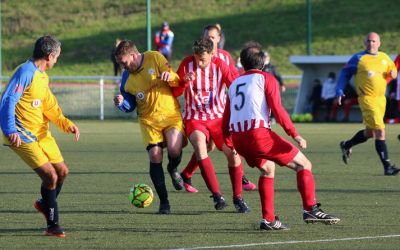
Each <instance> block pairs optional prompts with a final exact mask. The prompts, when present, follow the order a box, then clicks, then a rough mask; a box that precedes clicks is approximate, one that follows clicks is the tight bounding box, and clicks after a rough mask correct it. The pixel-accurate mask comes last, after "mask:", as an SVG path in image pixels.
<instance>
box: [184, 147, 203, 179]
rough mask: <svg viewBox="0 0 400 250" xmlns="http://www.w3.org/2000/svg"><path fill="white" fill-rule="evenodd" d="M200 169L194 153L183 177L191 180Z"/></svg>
mask: <svg viewBox="0 0 400 250" xmlns="http://www.w3.org/2000/svg"><path fill="white" fill-rule="evenodd" d="M198 168H199V164H198V163H197V159H196V154H195V153H193V154H192V158H190V161H189V162H188V164H187V165H186V167H185V168H184V169H183V171H182V175H183V177H185V178H186V179H191V178H192V177H193V174H194V173H195V172H196V170H197V169H198Z"/></svg>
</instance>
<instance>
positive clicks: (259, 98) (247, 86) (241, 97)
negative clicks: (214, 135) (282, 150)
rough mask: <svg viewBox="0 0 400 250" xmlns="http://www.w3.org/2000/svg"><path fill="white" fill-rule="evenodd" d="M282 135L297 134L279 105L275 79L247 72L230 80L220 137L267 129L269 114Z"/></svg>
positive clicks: (270, 76) (262, 74)
mask: <svg viewBox="0 0 400 250" xmlns="http://www.w3.org/2000/svg"><path fill="white" fill-rule="evenodd" d="M271 110H272V113H273V114H274V116H275V118H276V120H277V122H278V123H279V124H280V125H281V126H282V128H283V129H284V130H285V132H286V133H287V134H288V135H289V136H291V137H292V138H295V137H296V136H297V135H298V133H297V131H296V128H295V126H294V125H293V123H292V121H291V120H290V118H289V115H288V113H287V112H286V110H285V108H284V107H283V106H282V103H281V96H280V93H279V84H278V82H277V81H276V79H275V77H274V76H273V75H271V74H269V73H266V72H263V71H261V70H250V71H247V72H246V73H245V74H243V75H242V76H240V77H238V78H237V79H236V80H234V81H233V82H232V84H231V86H230V87H229V90H228V99H227V108H226V111H225V114H224V130H225V131H224V134H227V131H226V130H228V129H229V131H230V132H244V131H248V130H252V129H257V128H271V125H270V114H271Z"/></svg>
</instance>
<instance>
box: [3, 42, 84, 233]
mask: <svg viewBox="0 0 400 250" xmlns="http://www.w3.org/2000/svg"><path fill="white" fill-rule="evenodd" d="M60 53H61V43H60V42H59V41H58V40H57V39H56V38H55V37H52V36H43V37H40V38H39V39H38V40H37V41H36V43H35V47H34V51H33V56H32V59H30V60H28V61H26V62H25V63H23V64H21V65H20V66H18V67H17V69H16V70H15V72H14V74H13V75H12V77H11V79H10V81H9V83H8V85H7V87H6V89H5V91H4V93H3V95H2V97H1V102H0V124H1V130H2V132H3V137H4V145H6V146H9V147H10V148H11V149H12V150H13V151H14V152H15V153H17V155H18V156H19V157H20V158H21V159H22V160H24V161H25V163H27V164H28V165H29V166H30V167H31V168H32V169H33V170H34V171H35V172H36V173H37V174H38V175H39V177H40V178H41V179H42V185H41V195H42V198H41V199H39V200H37V201H36V202H35V203H34V207H35V208H36V209H37V210H38V211H39V212H41V213H42V214H43V215H44V216H45V218H46V220H47V229H46V231H45V234H46V235H48V236H58V237H65V233H64V230H63V228H61V227H60V226H59V224H58V207H57V196H58V195H59V193H60V191H61V188H62V185H63V182H64V180H65V178H66V177H67V175H68V167H67V165H66V164H65V162H64V159H63V157H62V155H61V152H60V150H59V148H58V146H57V143H56V141H55V140H54V138H53V137H52V136H51V133H50V131H49V121H51V122H52V123H54V124H55V125H56V126H57V127H58V128H59V129H60V130H62V131H64V132H66V133H73V134H75V140H79V135H80V133H79V129H78V127H77V126H76V125H75V124H74V123H72V122H71V121H70V120H69V119H67V118H66V117H65V116H64V115H63V113H62V111H61V108H60V107H59V105H58V103H57V100H56V98H55V96H54V95H53V93H52V92H51V90H50V88H49V77H48V75H47V74H46V70H49V69H51V68H53V66H54V64H56V63H57V59H58V57H59V56H60Z"/></svg>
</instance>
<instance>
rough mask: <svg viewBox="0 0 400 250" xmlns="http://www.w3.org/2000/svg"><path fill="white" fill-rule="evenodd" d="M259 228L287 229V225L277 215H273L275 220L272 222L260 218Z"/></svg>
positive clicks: (268, 229)
mask: <svg viewBox="0 0 400 250" xmlns="http://www.w3.org/2000/svg"><path fill="white" fill-rule="evenodd" d="M260 229H261V230H267V231H270V230H289V225H287V224H283V223H282V222H281V221H280V220H279V218H278V216H275V220H274V221H272V222H268V221H267V220H266V219H262V220H261V222H260Z"/></svg>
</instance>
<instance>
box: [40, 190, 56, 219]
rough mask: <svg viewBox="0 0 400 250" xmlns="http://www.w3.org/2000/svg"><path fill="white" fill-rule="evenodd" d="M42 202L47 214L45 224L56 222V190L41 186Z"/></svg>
mask: <svg viewBox="0 0 400 250" xmlns="http://www.w3.org/2000/svg"><path fill="white" fill-rule="evenodd" d="M40 192H41V194H42V199H43V204H44V208H45V212H46V215H47V225H48V226H51V225H55V224H57V223H58V206H57V200H56V190H55V189H48V188H46V187H43V186H42V187H41V189H40Z"/></svg>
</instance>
